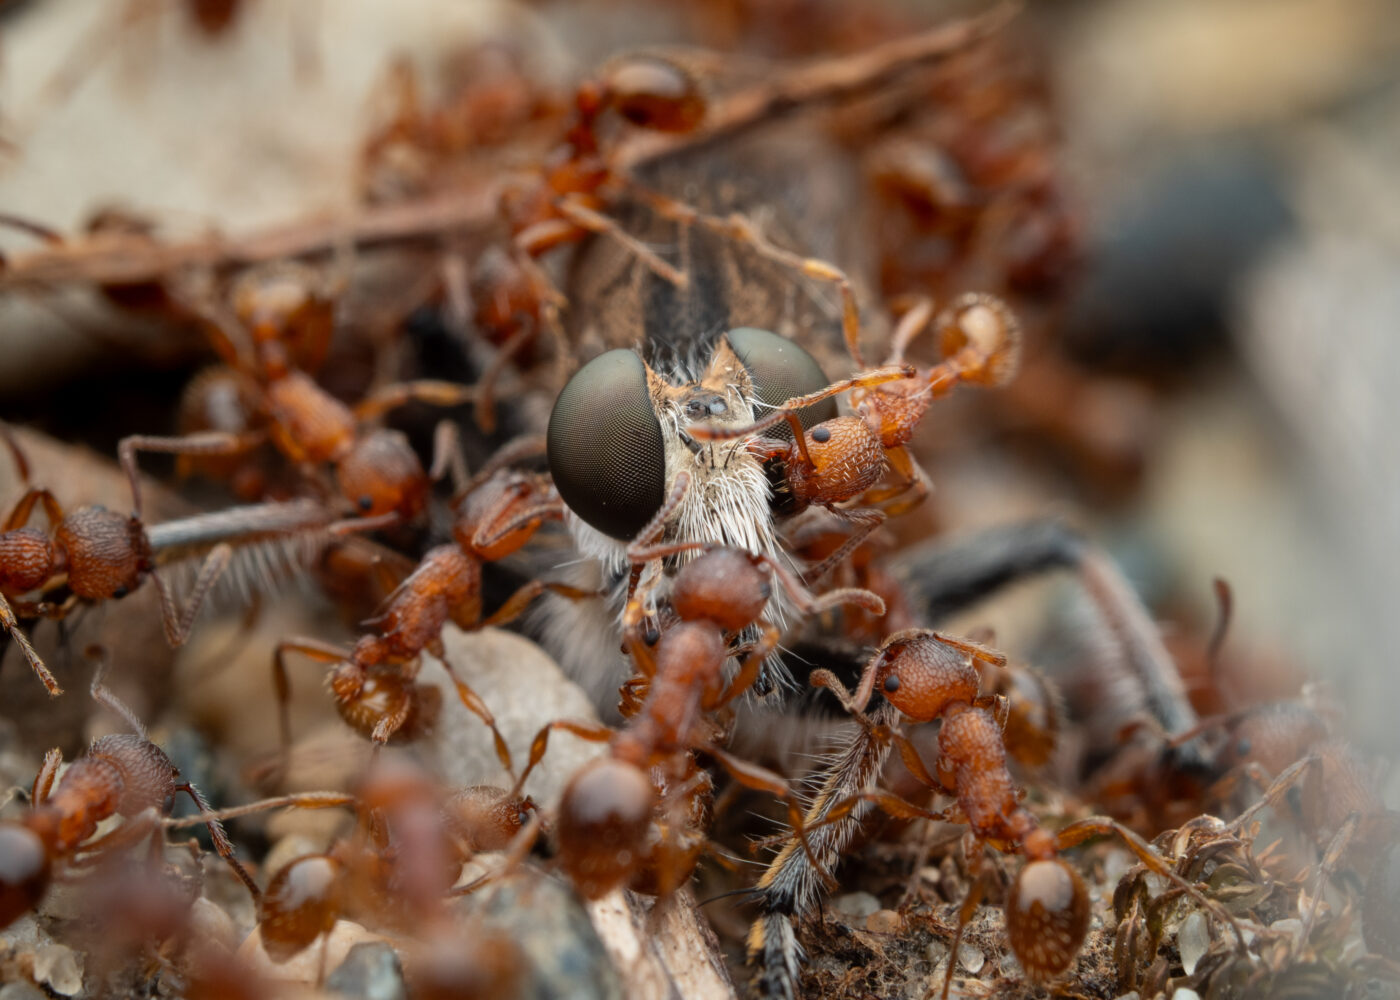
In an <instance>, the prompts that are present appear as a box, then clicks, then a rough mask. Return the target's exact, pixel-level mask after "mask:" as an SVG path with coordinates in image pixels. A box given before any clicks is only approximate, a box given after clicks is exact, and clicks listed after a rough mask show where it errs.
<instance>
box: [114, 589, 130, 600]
mask: <svg viewBox="0 0 1400 1000" xmlns="http://www.w3.org/2000/svg"><path fill="white" fill-rule="evenodd" d="M126 595H127V588H126V587H118V588H117V589H116V590H114V591H112V596H113V597H114V598H116V599H117V600H121V599H122V598H123V597H125V596H126Z"/></svg>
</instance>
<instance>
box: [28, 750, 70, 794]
mask: <svg viewBox="0 0 1400 1000" xmlns="http://www.w3.org/2000/svg"><path fill="white" fill-rule="evenodd" d="M62 766H63V751H62V750H60V749H58V747H54V748H53V749H52V750H50V751H49V752H48V753H46V754H44V763H43V765H42V766H41V767H40V768H39V773H38V774H36V775H35V776H34V784H33V785H32V786H31V787H30V789H29V804H30V806H38V805H43V804H44V802H45V801H47V799H48V797H49V792H51V791H53V783H54V781H56V780H57V779H58V769H59V768H60V767H62Z"/></svg>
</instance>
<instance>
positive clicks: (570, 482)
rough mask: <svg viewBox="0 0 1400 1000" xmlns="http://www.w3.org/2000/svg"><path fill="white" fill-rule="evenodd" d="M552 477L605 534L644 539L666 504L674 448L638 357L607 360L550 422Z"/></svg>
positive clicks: (561, 402)
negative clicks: (663, 429) (665, 437)
mask: <svg viewBox="0 0 1400 1000" xmlns="http://www.w3.org/2000/svg"><path fill="white" fill-rule="evenodd" d="M548 446H549V471H550V472H551V473H552V474H553V476H554V485H555V487H556V488H557V489H558V490H559V495H560V496H561V497H562V498H563V500H564V502H565V503H566V504H568V505H569V509H570V510H572V511H573V512H574V513H575V514H577V515H578V516H579V517H580V518H582V519H583V520H584V521H585V522H587V523H588V524H590V525H592V526H593V527H594V528H597V529H598V530H599V531H601V532H602V533H603V534H605V535H610V536H611V537H613V538H617V539H622V540H624V541H627V540H631V539H632V538H633V537H635V536H636V534H637V532H638V531H640V530H641V529H642V528H643V527H644V526H645V525H646V523H647V521H648V520H650V519H651V516H652V515H653V514H655V513H656V512H657V511H658V510H659V509H660V508H661V504H662V503H663V502H664V501H665V499H666V497H665V490H666V450H665V445H664V443H663V441H662V438H661V424H660V423H659V422H658V421H657V419H656V411H655V410H654V409H653V408H652V405H651V398H650V396H649V395H648V393H647V377H646V366H645V365H643V364H642V359H641V358H639V357H637V355H636V354H635V353H634V352H632V351H625V350H616V351H608V352H607V353H606V354H600V355H599V356H598V357H596V358H594V359H593V360H592V361H590V362H588V364H586V365H584V366H583V367H582V368H580V369H579V370H578V372H576V373H575V374H574V377H573V378H571V379H569V382H568V384H567V385H565V386H564V390H563V391H562V392H561V393H559V398H558V399H557V400H556V401H555V403H554V412H553V413H551V414H550V416H549V436H548Z"/></svg>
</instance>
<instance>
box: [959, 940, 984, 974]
mask: <svg viewBox="0 0 1400 1000" xmlns="http://www.w3.org/2000/svg"><path fill="white" fill-rule="evenodd" d="M958 964H959V965H961V966H962V967H963V968H964V969H966V970H967V971H968V972H969V973H971V974H972V975H974V976H975V975H977V973H979V972H981V971H982V966H984V965H986V964H987V956H986V955H985V954H983V952H982V949H981V948H977V947H974V946H973V945H970V944H964V945H962V946H961V947H960V948H958Z"/></svg>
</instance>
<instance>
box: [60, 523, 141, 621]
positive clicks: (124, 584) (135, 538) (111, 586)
mask: <svg viewBox="0 0 1400 1000" xmlns="http://www.w3.org/2000/svg"><path fill="white" fill-rule="evenodd" d="M54 541H55V543H57V545H58V546H59V547H60V548H61V549H62V550H63V551H64V552H66V553H67V556H68V586H69V588H70V589H71V590H72V591H73V593H74V594H77V595H78V596H79V597H81V598H84V599H85V600H90V601H105V600H108V599H109V598H113V597H125V596H126V595H127V594H129V593H131V591H133V590H135V589H136V587H137V585H138V584H140V582H141V577H142V574H143V573H145V572H146V571H147V570H148V569H149V568H150V566H151V546H150V542H149V541H147V539H146V531H145V529H144V528H143V527H142V526H141V522H140V521H137V520H136V519H135V518H130V517H127V516H125V515H123V514H118V513H116V512H115V511H110V510H107V509H106V508H104V507H82V508H79V509H78V510H75V511H73V512H72V513H71V514H69V515H67V516H66V517H64V519H63V520H62V521H61V522H59V525H58V530H57V531H56V532H54Z"/></svg>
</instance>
